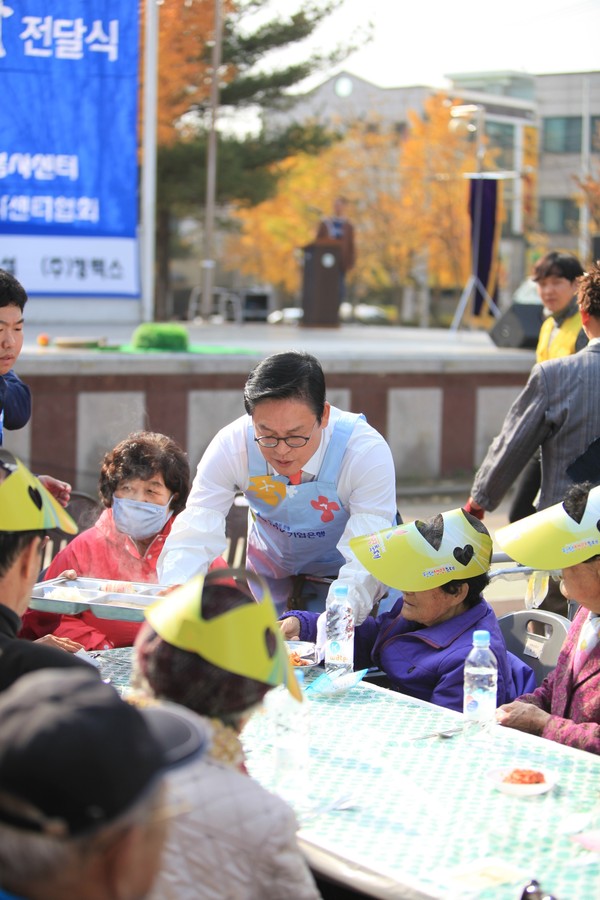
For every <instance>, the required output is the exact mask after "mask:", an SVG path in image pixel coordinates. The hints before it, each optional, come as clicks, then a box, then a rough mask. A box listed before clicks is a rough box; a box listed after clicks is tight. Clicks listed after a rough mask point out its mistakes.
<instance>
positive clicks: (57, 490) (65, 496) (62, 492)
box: [38, 475, 71, 506]
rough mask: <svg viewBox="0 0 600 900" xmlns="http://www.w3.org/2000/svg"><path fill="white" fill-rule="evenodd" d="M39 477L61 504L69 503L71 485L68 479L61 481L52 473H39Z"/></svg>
mask: <svg viewBox="0 0 600 900" xmlns="http://www.w3.org/2000/svg"><path fill="white" fill-rule="evenodd" d="M38 479H39V480H40V481H41V482H42V484H43V485H44V487H45V488H46V490H47V491H48V492H49V493H50V494H52V496H53V497H54V499H55V500H56V501H57V502H58V503H60V505H61V506H66V505H67V503H68V502H69V500H70V499H71V485H70V484H69V483H68V482H67V481H59V480H58V478H53V477H52V475H38Z"/></svg>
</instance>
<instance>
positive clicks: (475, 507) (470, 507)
mask: <svg viewBox="0 0 600 900" xmlns="http://www.w3.org/2000/svg"><path fill="white" fill-rule="evenodd" d="M463 509H464V510H465V512H468V513H471V515H472V516H475V518H476V519H483V517H484V515H485V509H484V508H483V506H480V505H479V503H476V502H475V500H473V498H472V497H469V499H468V500H467V502H466V503H465V505H464V506H463Z"/></svg>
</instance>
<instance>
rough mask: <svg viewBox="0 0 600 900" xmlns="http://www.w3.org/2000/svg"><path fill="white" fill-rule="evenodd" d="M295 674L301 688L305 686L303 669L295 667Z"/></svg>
mask: <svg viewBox="0 0 600 900" xmlns="http://www.w3.org/2000/svg"><path fill="white" fill-rule="evenodd" d="M294 675H295V676H296V681H297V682H298V684H299V686H300V690H302V689H303V688H304V672H303V671H302V669H294Z"/></svg>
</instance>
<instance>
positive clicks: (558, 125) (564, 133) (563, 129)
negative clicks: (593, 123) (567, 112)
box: [543, 116, 581, 153]
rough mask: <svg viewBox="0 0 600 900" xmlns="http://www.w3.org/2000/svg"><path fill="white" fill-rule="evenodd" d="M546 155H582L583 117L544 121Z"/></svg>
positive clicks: (562, 117) (563, 117) (557, 118)
mask: <svg viewBox="0 0 600 900" xmlns="http://www.w3.org/2000/svg"><path fill="white" fill-rule="evenodd" d="M543 148H544V152H545V153H581V116H550V117H549V118H547V119H544V143H543Z"/></svg>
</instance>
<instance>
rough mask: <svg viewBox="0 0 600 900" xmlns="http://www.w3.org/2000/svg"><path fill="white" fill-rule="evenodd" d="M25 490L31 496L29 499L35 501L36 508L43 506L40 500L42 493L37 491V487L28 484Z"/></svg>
mask: <svg viewBox="0 0 600 900" xmlns="http://www.w3.org/2000/svg"><path fill="white" fill-rule="evenodd" d="M27 490H28V491H29V496H30V497H31V499H32V500H33V502H34V503H35V505H36V506H37V508H38V509H41V508H42V506H43V505H44V504H43V501H42V495H41V494H40V492H39V491H38V489H37V488H34V487H31V485H30V486H29V487H28V488H27Z"/></svg>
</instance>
